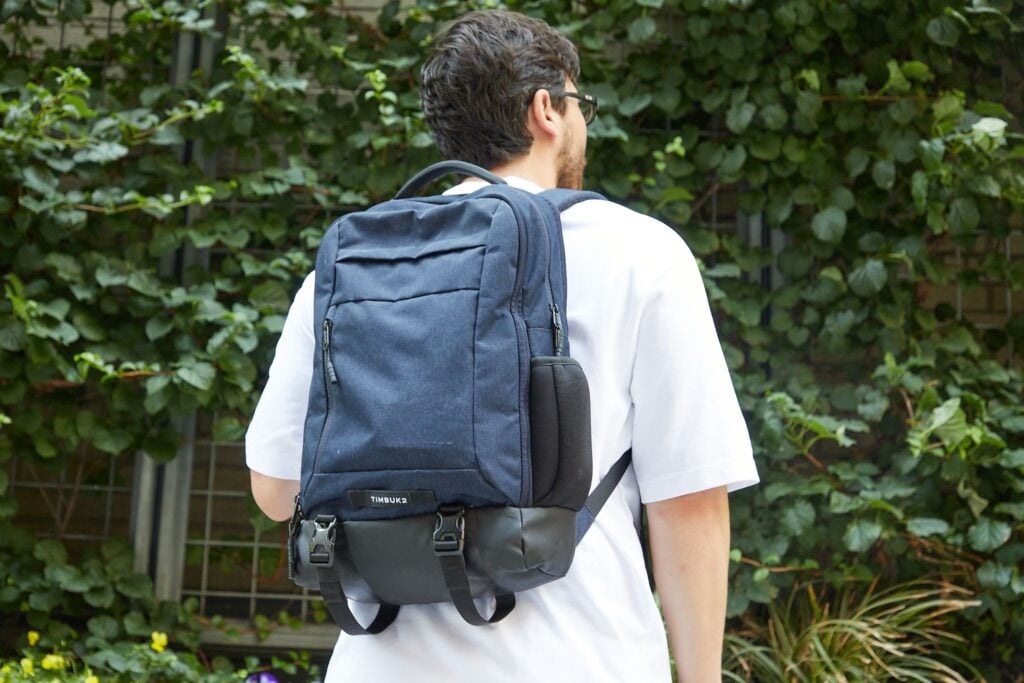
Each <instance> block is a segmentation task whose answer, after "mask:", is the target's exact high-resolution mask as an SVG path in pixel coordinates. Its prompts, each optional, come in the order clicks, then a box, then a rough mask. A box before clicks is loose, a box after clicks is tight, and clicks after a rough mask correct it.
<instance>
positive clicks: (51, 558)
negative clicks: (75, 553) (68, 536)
mask: <svg viewBox="0 0 1024 683" xmlns="http://www.w3.org/2000/svg"><path fill="white" fill-rule="evenodd" d="M32 555H33V556H34V557H35V558H36V559H37V560H40V561H42V562H43V563H44V564H47V565H58V564H66V563H67V561H68V551H67V550H65V549H64V546H63V545H61V543H60V541H55V540H52V539H47V540H45V541H39V543H36V547H35V548H34V549H33V550H32Z"/></svg>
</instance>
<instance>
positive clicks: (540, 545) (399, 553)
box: [290, 507, 576, 605]
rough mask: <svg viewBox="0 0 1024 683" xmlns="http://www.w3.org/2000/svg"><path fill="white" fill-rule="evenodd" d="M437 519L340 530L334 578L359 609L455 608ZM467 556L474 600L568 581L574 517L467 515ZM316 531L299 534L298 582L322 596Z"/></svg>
mask: <svg viewBox="0 0 1024 683" xmlns="http://www.w3.org/2000/svg"><path fill="white" fill-rule="evenodd" d="M437 520H438V516H437V515H436V514H425V515H416V516H413V517H404V518H401V519H389V520H367V521H344V522H341V523H339V529H338V531H337V534H338V539H337V542H336V546H335V547H336V551H335V559H334V565H333V571H334V572H335V573H336V575H337V576H338V577H339V579H340V581H341V583H342V585H343V586H344V588H345V594H346V595H347V596H348V597H349V598H351V599H353V600H356V601H357V602H371V603H377V602H382V601H383V602H388V603H391V604H394V605H411V604H424V603H435V602H450V598H449V595H448V589H447V588H446V586H445V583H444V578H443V576H442V573H441V565H440V562H439V560H438V557H437V556H436V555H435V554H434V549H433V534H434V528H435V525H436V524H437ZM465 520H466V533H465V549H464V552H465V556H466V567H467V574H468V576H469V582H470V587H471V589H472V591H473V597H475V598H484V597H490V596H494V595H500V594H505V593H516V592H519V591H523V590H528V589H530V588H535V587H537V586H539V585H542V584H545V583H548V582H550V581H553V580H554V579H558V578H561V577H562V576H565V573H566V572H567V571H569V566H570V565H571V564H572V558H573V554H574V553H575V550H576V511H574V510H569V509H566V508H561V507H544V508H516V507H489V508H471V509H467V510H466V514H465ZM314 530H315V524H314V522H313V521H312V520H304V521H303V522H302V523H301V525H299V527H298V529H297V533H296V536H295V538H293V539H291V540H290V542H291V543H293V544H294V553H293V557H294V558H295V567H294V568H293V569H294V579H295V582H296V583H298V584H299V585H300V586H303V587H305V588H311V589H314V590H316V589H318V588H319V582H318V580H317V577H316V570H315V569H313V568H312V566H311V565H310V563H309V551H310V550H309V549H310V542H311V540H312V539H313V534H314Z"/></svg>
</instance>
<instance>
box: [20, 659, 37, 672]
mask: <svg viewBox="0 0 1024 683" xmlns="http://www.w3.org/2000/svg"><path fill="white" fill-rule="evenodd" d="M21 670H22V671H24V672H25V673H27V674H28V675H29V676H31V675H32V672H33V671H35V670H36V665H35V664H33V663H32V660H31V659H29V658H28V657H25V658H23V659H22V660H21Z"/></svg>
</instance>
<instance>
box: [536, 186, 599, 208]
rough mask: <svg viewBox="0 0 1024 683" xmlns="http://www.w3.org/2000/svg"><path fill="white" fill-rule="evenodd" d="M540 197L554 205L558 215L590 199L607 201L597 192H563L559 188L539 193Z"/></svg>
mask: <svg viewBox="0 0 1024 683" xmlns="http://www.w3.org/2000/svg"><path fill="white" fill-rule="evenodd" d="M540 196H541V197H544V198H545V199H547V200H548V201H549V202H551V203H552V204H554V206H555V208H556V209H558V213H562V212H563V211H565V210H566V209H568V208H569V207H570V206H573V205H575V204H579V203H580V202H585V201H587V200H590V199H600V200H605V201H607V197H605V196H604V195H602V194H598V193H597V192H589V191H584V190H563V189H561V188H559V189H555V190H545V191H544V192H541V193H540Z"/></svg>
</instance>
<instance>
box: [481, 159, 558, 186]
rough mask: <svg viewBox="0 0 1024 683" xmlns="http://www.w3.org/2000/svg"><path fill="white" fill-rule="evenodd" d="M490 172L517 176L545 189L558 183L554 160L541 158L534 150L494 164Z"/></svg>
mask: <svg viewBox="0 0 1024 683" xmlns="http://www.w3.org/2000/svg"><path fill="white" fill-rule="evenodd" d="M491 172H492V173H495V174H497V175H500V176H511V175H514V176H518V177H520V178H522V179H524V180H529V181H530V182H531V183H533V184H535V185H539V186H540V187H542V188H544V189H545V190H550V189H553V188H555V187H557V185H558V172H557V163H556V161H555V160H554V159H548V158H542V155H540V154H537V153H536V151H531V152H530V153H528V154H525V155H523V156H521V157H517V158H515V159H513V160H511V161H509V162H506V163H504V164H500V165H498V166H495V167H494V168H492V169H491Z"/></svg>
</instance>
